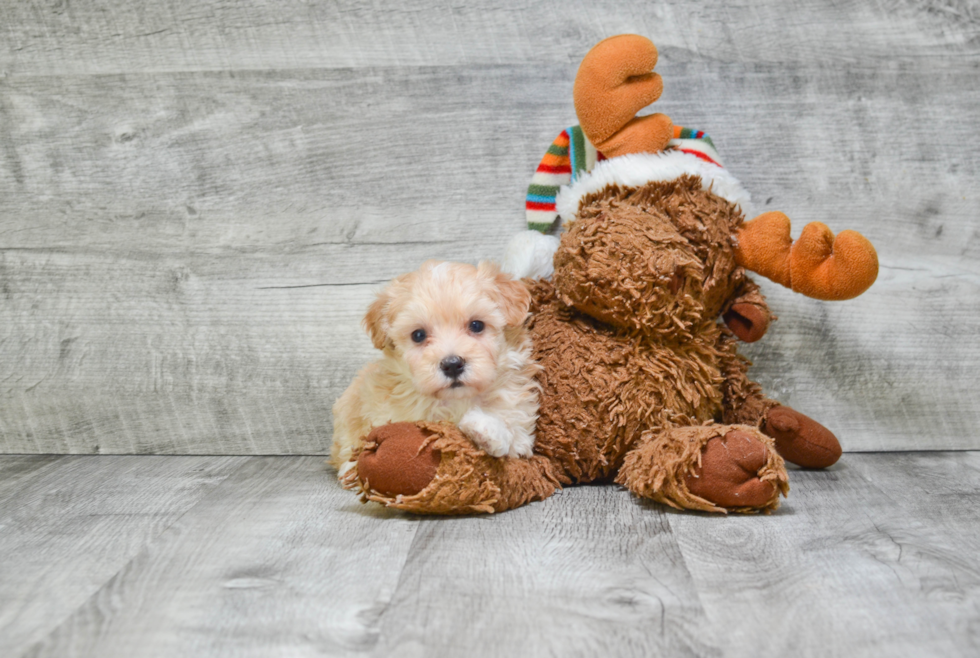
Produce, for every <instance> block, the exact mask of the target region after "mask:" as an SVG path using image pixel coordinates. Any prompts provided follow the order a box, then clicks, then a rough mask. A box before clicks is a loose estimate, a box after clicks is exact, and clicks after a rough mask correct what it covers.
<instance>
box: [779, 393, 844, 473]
mask: <svg viewBox="0 0 980 658" xmlns="http://www.w3.org/2000/svg"><path fill="white" fill-rule="evenodd" d="M762 431H763V432H765V433H766V434H768V435H769V436H771V437H772V438H773V440H775V442H776V451H777V452H779V454H780V456H782V458H783V459H785V460H786V461H788V462H792V463H794V464H796V465H797V466H802V467H803V468H827V467H828V466H832V465H834V464H835V463H836V462H837V460H838V459H840V455H841V448H840V442H839V441H838V440H837V437H836V436H834V434H833V432H831V431H830V430H828V429H827V428H826V427H824V426H823V425H821V424H820V423H818V422H817V421H815V420H813V419H812V418H810V417H808V416H804V415H803V414H801V413H800V412H799V411H796V410H795V409H791V408H789V407H783V406H778V407H773V408H772V409H770V410H769V412H768V413H767V414H766V420H765V422H764V423H763V424H762Z"/></svg>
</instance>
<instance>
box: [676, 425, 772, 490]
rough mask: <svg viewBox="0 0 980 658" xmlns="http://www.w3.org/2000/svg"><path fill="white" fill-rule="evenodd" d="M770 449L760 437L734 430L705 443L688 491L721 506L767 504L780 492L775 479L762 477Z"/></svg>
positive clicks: (688, 478) (688, 484) (689, 481)
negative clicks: (762, 469)
mask: <svg viewBox="0 0 980 658" xmlns="http://www.w3.org/2000/svg"><path fill="white" fill-rule="evenodd" d="M768 457H769V452H768V448H766V446H765V444H764V443H762V441H760V440H759V439H758V438H756V437H754V436H752V435H751V434H748V433H747V432H743V431H740V430H732V431H730V432H728V433H727V434H725V436H718V437H715V438H713V439H711V440H710V441H708V443H707V444H705V446H704V448H703V449H702V451H701V467H700V468H696V469H695V470H694V472H693V473H691V474H690V475H688V476H687V477H686V480H685V484H686V485H687V489H688V491H690V492H691V493H692V494H694V495H695V496H700V497H701V498H704V499H705V500H708V501H710V502H712V503H714V504H715V505H718V506H719V507H765V506H766V505H768V504H769V503H770V501H772V499H773V496H775V495H776V487H775V485H773V484H772V483H771V482H763V481H762V480H760V479H759V470H760V469H761V468H762V467H763V466H765V464H766V461H767V460H768Z"/></svg>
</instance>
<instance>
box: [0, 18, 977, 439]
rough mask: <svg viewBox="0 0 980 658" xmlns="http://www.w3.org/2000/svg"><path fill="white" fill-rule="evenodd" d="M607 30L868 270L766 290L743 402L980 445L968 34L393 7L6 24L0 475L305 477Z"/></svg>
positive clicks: (519, 176)
mask: <svg viewBox="0 0 980 658" xmlns="http://www.w3.org/2000/svg"><path fill="white" fill-rule="evenodd" d="M543 26H547V28H544V27H543ZM622 31H634V32H639V33H642V34H647V35H649V36H651V37H652V38H653V39H654V41H655V42H656V43H657V44H658V46H659V47H660V51H661V58H660V63H659V64H658V70H659V71H660V72H661V74H662V75H663V77H664V80H665V92H664V95H663V97H662V99H661V100H660V101H659V102H658V103H657V104H656V106H655V109H656V110H658V111H663V112H666V113H668V114H669V115H671V116H672V117H674V119H675V120H676V121H677V122H678V123H682V124H684V125H689V126H694V127H697V128H702V129H705V130H707V132H709V133H710V134H711V135H712V136H713V137H714V139H715V142H716V144H717V145H718V147H719V150H720V152H721V154H722V157H723V159H724V161H725V163H726V165H727V166H728V168H730V169H731V170H732V172H733V173H734V174H735V175H736V176H737V177H739V178H740V179H741V180H742V181H743V182H744V183H745V185H746V187H747V188H748V189H749V190H750V191H751V192H752V193H753V194H754V197H755V200H756V206H757V208H758V209H759V210H760V211H761V210H769V209H780V210H783V211H785V212H787V213H788V214H789V215H790V216H791V217H792V218H793V221H794V227H795V233H796V234H798V232H799V230H800V229H801V228H802V225H803V224H805V223H806V222H808V221H813V220H819V221H823V222H825V223H827V224H828V225H830V226H831V227H832V228H833V229H834V230H838V231H839V230H842V229H845V228H850V229H856V230H859V231H862V232H863V233H864V234H865V235H867V236H868V237H869V238H870V239H871V240H872V241H873V242H874V243H875V245H876V246H877V248H878V251H879V255H880V258H881V263H882V270H881V275H880V277H879V281H878V282H877V283H876V284H875V286H874V287H873V288H872V289H871V291H869V292H868V293H867V294H865V295H864V296H862V297H861V298H859V299H857V300H854V301H851V302H845V303H838V304H832V303H821V302H815V301H811V300H806V299H803V298H801V297H799V296H795V295H792V294H791V293H788V292H786V291H784V290H782V289H779V288H778V287H777V286H774V285H768V284H764V291H765V292H766V293H767V294H768V295H769V296H770V300H771V302H772V307H773V310H774V311H775V313H776V314H777V315H779V316H780V318H781V320H780V321H779V322H778V323H776V324H775V325H774V326H773V328H772V329H771V330H770V334H769V336H767V337H766V338H765V339H764V340H763V341H762V342H761V343H758V344H755V345H753V346H750V347H748V348H746V350H745V351H746V353H747V354H749V355H750V356H751V357H752V358H753V359H754V360H755V361H756V362H757V364H758V366H757V368H756V370H755V371H754V374H755V376H756V377H757V378H758V379H759V381H760V382H761V383H762V384H763V385H764V387H765V388H766V390H767V392H768V393H769V394H770V395H771V396H773V397H775V398H777V399H780V400H782V401H784V402H786V403H787V404H791V405H793V406H795V407H797V408H798V409H800V410H801V411H803V412H805V413H807V414H809V415H811V416H813V417H815V418H817V419H819V420H821V421H822V422H824V423H825V424H826V425H828V426H829V427H831V429H833V430H834V431H835V432H837V434H838V435H839V437H840V439H841V441H842V444H843V446H844V448H845V450H908V449H936V448H942V449H970V448H978V447H980V433H978V432H977V431H976V428H977V427H978V426H980V410H978V409H980V406H978V405H977V403H976V400H975V399H974V398H975V396H974V395H972V390H973V381H974V379H975V376H974V373H975V371H976V369H977V368H978V367H980V347H978V341H977V340H976V338H977V331H976V321H975V319H976V317H978V315H980V265H978V262H980V261H978V257H980V226H978V225H977V219H976V217H977V208H980V187H978V186H977V185H976V181H977V177H978V175H980V149H978V148H976V147H975V146H974V145H973V142H974V141H975V136H976V134H977V131H978V129H980V110H978V108H980V91H978V90H977V88H976V84H975V81H976V79H977V75H978V73H980V28H978V22H977V19H976V10H975V8H973V7H972V5H970V4H969V3H959V2H911V1H902V0H895V1H891V2H887V3H878V4H876V5H868V4H867V3H861V2H844V3H824V2H792V3H786V2H776V1H775V0H772V1H768V2H762V3H741V4H732V3H720V2H719V3H708V4H703V5H699V6H698V7H696V8H692V7H690V6H689V5H687V4H683V3H674V2H667V3H661V4H658V5H656V6H651V5H649V4H648V3H638V2H627V3H603V2H600V3H599V4H596V3H595V2H573V3H567V2H566V3H554V2H546V3H539V4H533V6H532V5H526V3H516V2H510V1H509V0H507V1H505V0H497V1H495V2H492V3H485V4H483V5H481V6H480V7H469V6H467V7H461V6H449V5H445V4H442V3H438V2H432V1H431V0H417V1H415V2H411V3H408V4H404V3H401V4H398V6H397V7H395V6H393V7H388V8H385V9H378V8H373V7H367V6H364V5H363V4H362V3H302V4H300V3H264V2H258V1H251V2H243V3H237V2H236V3H225V2H213V3H204V4H201V3H191V4H187V3H177V4H170V5H159V6H154V7H152V8H150V7H147V8H143V9H135V8H133V7H130V6H129V5H128V4H126V3H118V2H103V3H99V4H97V5H96V4H80V3H67V2H65V3H52V4H43V3H7V4H6V5H5V6H3V7H0V317H2V318H3V322H2V323H0V452H8V453H44V452H59V453H61V452H79V453H92V452H108V453H169V454H181V453H190V454H227V453H243V454H297V453H305V454H309V453H319V454H322V453H324V452H325V451H326V450H327V446H328V445H329V442H330V438H329V437H330V432H331V429H330V418H329V409H330V406H331V404H332V402H333V400H334V399H335V398H336V397H337V396H338V395H339V394H340V392H342V390H343V389H344V387H345V386H346V385H347V383H348V382H349V381H350V380H351V379H352V378H353V376H354V373H355V372H356V371H357V369H358V368H359V367H360V366H361V365H363V364H364V363H365V362H366V361H367V360H369V359H370V358H372V350H371V349H370V345H369V342H368V341H367V339H366V337H364V336H363V335H362V333H361V331H360V329H359V327H358V321H359V318H360V315H361V314H362V313H363V310H364V309H365V308H366V306H367V304H368V303H369V300H370V299H371V296H372V295H373V294H374V291H375V290H377V288H378V287H379V286H380V282H383V281H385V280H387V279H389V278H390V277H391V276H394V275H395V274H398V273H400V272H403V271H407V270H410V269H413V268H415V267H416V266H417V265H418V264H419V263H420V262H421V261H423V260H425V259H426V258H445V259H453V260H464V261H471V262H472V261H477V260H479V259H482V258H496V257H499V255H500V254H501V253H502V250H503V247H504V245H505V243H506V241H507V240H508V239H509V237H510V236H511V235H513V234H514V233H515V232H516V231H518V230H519V229H520V228H521V227H522V224H523V213H522V209H521V204H522V199H523V195H524V191H525V189H526V185H527V182H528V179H529V176H530V173H531V171H532V170H533V168H534V166H535V165H536V163H537V162H538V160H539V158H540V156H541V154H542V153H543V151H544V149H545V147H546V146H547V144H548V143H550V141H551V140H552V139H553V138H554V136H555V134H556V133H557V132H558V131H559V130H560V129H561V128H563V127H564V126H566V125H568V124H571V123H573V122H574V118H573V110H572V104H571V85H572V80H573V78H574V72H575V68H576V66H577V63H578V60H579V59H580V57H581V56H582V55H583V54H584V53H585V52H586V50H587V49H588V47H589V46H591V45H592V44H593V43H594V42H595V41H597V40H598V39H600V38H601V37H603V36H607V35H608V34H612V33H615V32H622Z"/></svg>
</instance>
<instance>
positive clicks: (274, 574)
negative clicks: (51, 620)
mask: <svg viewBox="0 0 980 658" xmlns="http://www.w3.org/2000/svg"><path fill="white" fill-rule="evenodd" d="M325 469H326V467H325V466H324V464H323V460H322V459H320V458H315V457H295V458H282V457H280V458H275V457H266V458H258V457H256V458H250V460H249V461H248V462H247V464H246V465H245V466H244V467H243V468H241V469H240V470H239V471H237V472H236V473H235V474H234V475H233V476H232V477H230V478H228V479H227V480H225V482H224V483H223V486H222V487H221V488H220V489H219V490H217V491H215V492H214V494H213V495H211V496H209V497H208V498H207V499H205V500H202V501H201V502H200V503H199V504H198V505H197V506H196V507H195V508H194V510H193V511H192V513H189V514H186V515H185V516H184V517H183V518H181V519H180V520H179V521H178V522H177V523H175V524H173V525H172V526H171V527H170V528H169V529H168V530H167V531H166V532H165V533H163V534H161V535H160V536H159V537H158V538H157V539H156V540H155V541H153V542H152V543H150V544H149V545H147V546H146V548H145V549H144V550H143V551H142V552H141V553H139V554H138V555H136V556H135V557H134V558H133V559H132V560H131V561H130V562H129V563H128V564H126V565H125V567H124V568H122V569H121V570H119V571H118V573H116V575H115V576H114V577H113V578H112V579H111V580H109V581H108V582H106V583H105V585H104V586H103V587H102V588H101V589H100V590H99V591H98V592H96V593H94V594H93V595H92V597H91V598H90V599H89V600H88V601H87V602H85V603H84V605H81V606H80V607H79V608H78V610H77V611H76V612H75V613H74V614H73V615H72V616H71V617H70V618H68V619H66V620H64V622H63V623H61V624H60V625H59V626H58V628H57V629H55V630H54V631H53V632H52V633H51V634H50V635H48V636H47V637H46V638H44V640H43V641H41V642H39V643H37V644H35V645H34V646H32V647H31V648H30V649H29V651H28V654H29V655H32V656H69V655H71V656H83V655H84V656H96V655H97V656H106V657H108V656H175V655H209V656H218V655H236V656H307V655H310V656H312V655H355V654H362V653H366V652H370V651H371V650H372V649H373V647H374V646H376V644H377V642H378V639H379V628H378V625H379V619H380V618H381V617H382V616H383V614H384V611H385V610H386V609H387V607H388V606H389V605H390V603H391V597H392V595H393V592H394V591H395V588H396V585H397V583H398V579H399V574H400V573H401V572H402V568H403V565H404V563H405V560H406V557H407V555H408V553H409V549H410V547H411V546H412V545H413V540H414V538H415V536H416V533H417V531H418V528H419V522H418V520H415V519H411V518H408V517H398V516H394V515H391V514H388V513H385V512H384V511H382V510H381V509H380V508H379V507H378V506H374V505H372V506H364V505H361V504H360V503H359V502H358V500H357V497H356V496H355V495H354V494H353V493H351V492H349V491H344V490H342V489H340V487H339V486H338V484H337V482H336V479H335V478H332V477H329V474H328V473H326V472H325Z"/></svg>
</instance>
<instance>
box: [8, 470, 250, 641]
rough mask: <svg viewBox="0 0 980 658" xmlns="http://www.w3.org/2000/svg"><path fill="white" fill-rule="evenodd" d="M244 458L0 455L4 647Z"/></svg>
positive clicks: (119, 561)
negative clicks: (0, 456)
mask: <svg viewBox="0 0 980 658" xmlns="http://www.w3.org/2000/svg"><path fill="white" fill-rule="evenodd" d="M243 459H244V458H239V457H224V458H217V457H187V458H180V457H174V458H170V459H164V458H160V457H146V458H142V459H141V458H135V457H104V458H93V457H68V456H59V457H54V458H51V457H39V456H34V457H10V456H4V457H3V458H2V459H0V477H2V478H3V479H2V480H0V655H3V656H19V655H21V654H22V653H23V652H24V651H25V650H26V649H27V648H28V647H30V646H31V645H32V644H34V643H35V642H37V641H39V640H40V639H42V638H43V637H45V636H46V635H47V634H48V633H50V632H51V631H52V630H53V629H54V628H55V627H57V626H58V625H59V624H60V623H62V621H63V620H64V619H65V618H67V617H69V616H70V615H71V614H72V613H73V612H74V610H75V609H76V608H78V607H79V606H80V605H82V604H83V603H84V602H85V601H86V600H87V599H88V598H89V597H90V596H92V595H93V594H94V593H95V592H97V591H99V590H100V588H102V587H103V586H104V584H105V583H106V581H107V580H109V579H110V578H111V577H112V576H113V575H115V574H116V573H117V572H118V571H119V570H120V569H121V568H122V567H123V566H124V565H126V564H127V563H128V562H129V561H130V560H131V559H132V558H133V557H134V556H136V555H137V554H138V553H139V552H140V551H141V550H142V549H143V547H144V546H146V544H148V543H149V542H150V541H151V540H152V539H153V538H154V537H156V536H157V535H159V534H160V533H162V532H163V531H164V530H166V529H167V528H168V527H169V526H170V525H171V524H173V523H174V522H175V521H176V520H177V519H178V518H180V517H181V515H183V514H184V513H186V512H187V510H189V509H190V508H191V507H193V506H194V504H196V503H197V502H198V501H199V500H200V499H202V498H204V497H205V496H206V495H207V494H208V493H209V492H210V491H212V490H213V489H214V488H215V487H216V486H217V485H218V484H220V483H221V481H222V480H224V479H225V478H226V477H228V476H229V475H230V474H231V473H233V472H234V471H235V470H236V469H237V468H239V467H240V466H241V465H242V463H243ZM14 483H16V488H15V487H14V486H10V485H13V484H14Z"/></svg>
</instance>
